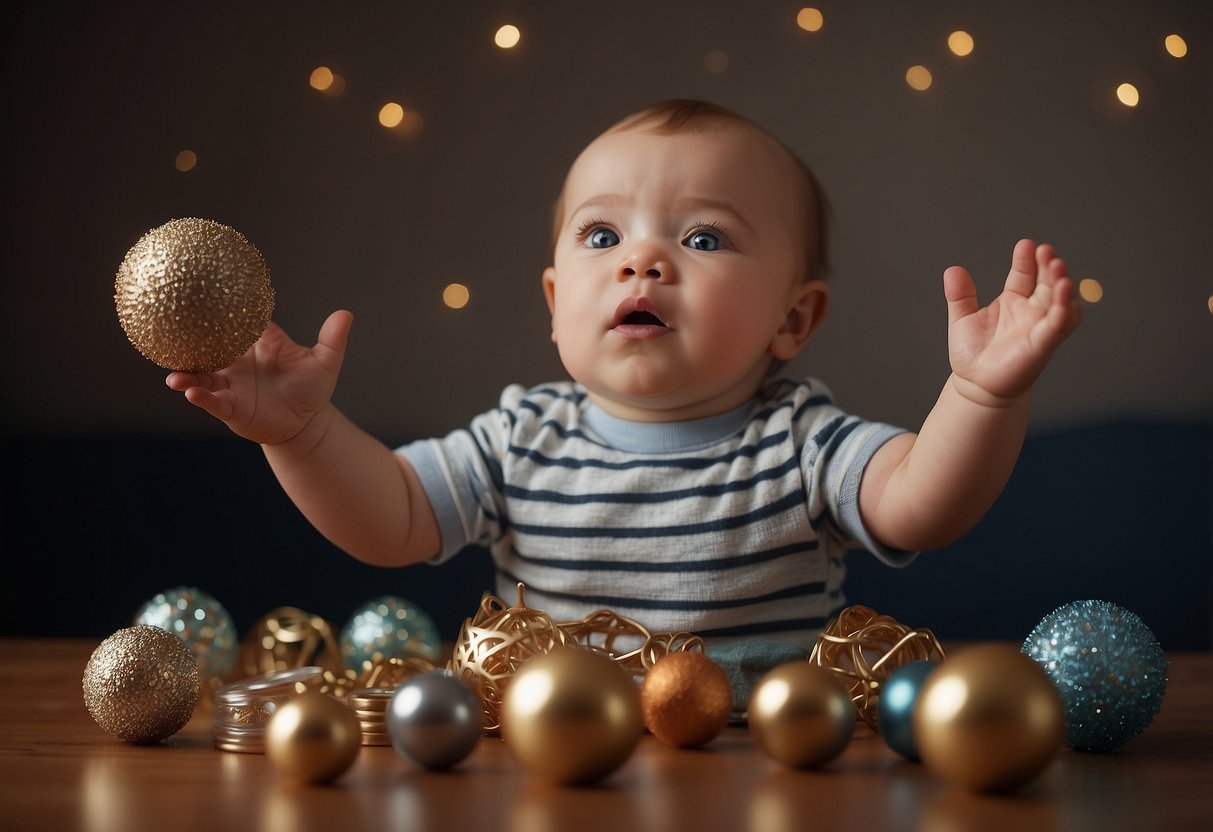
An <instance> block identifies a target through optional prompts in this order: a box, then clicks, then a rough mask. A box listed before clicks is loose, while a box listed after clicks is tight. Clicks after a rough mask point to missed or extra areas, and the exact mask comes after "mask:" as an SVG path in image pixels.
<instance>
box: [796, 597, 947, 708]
mask: <svg viewBox="0 0 1213 832" xmlns="http://www.w3.org/2000/svg"><path fill="white" fill-rule="evenodd" d="M944 658H945V656H944V651H943V646H942V645H941V644H940V643H939V639H937V638H936V637H935V634H934V633H932V632H931V631H930V630H912V629H910V628H909V627H907V626H905V625H904V624H901V623H899V622H897V621H896V620H895V619H893V618H890V617H889V616H887V615H879V614H877V613H876V611H875V610H873V609H871V608H870V607H865V606H863V605H860V604H856V605H854V606H850V607H847V608H845V609H843V610H842V611H841V612H840V613H839V614H838V616H837V617H836V618H834V620H832V621H831V622H830V623H829V624H827V625H826V628H825V629H824V630H822V632H821V634H820V635H819V636H818V637H817V642H816V643H815V644H814V645H813V652H812V653H811V654H810V655H809V662H810V663H811V664H815V665H818V666H820V667H824V668H826V669H827V670H830V671H832V672H834V673H836V674H838V675H839V676H840V677H841V678H842V679H843V681H844V682H845V683H846V686H847V691H848V693H849V694H850V696H851V702H853V703H854V705H855V712H856V714H857V715H858V716H859V717H860V718H862V719H863V721H864V722H866V723H867V724H868V725H869V726H870V727H871V728H872V729H873V730H875V731H879V730H880V729H879V727H878V726H877V720H876V703H877V702H878V701H879V699H880V687H881V685H882V684H883V683H884V681H885V680H886V679H887V678H888V677H889V674H890V673H892V672H893V671H894V670H896V669H897V668H899V667H901V666H902V665H905V664H909V663H910V662H912V661H917V660H919V659H925V660H928V661H943V660H944Z"/></svg>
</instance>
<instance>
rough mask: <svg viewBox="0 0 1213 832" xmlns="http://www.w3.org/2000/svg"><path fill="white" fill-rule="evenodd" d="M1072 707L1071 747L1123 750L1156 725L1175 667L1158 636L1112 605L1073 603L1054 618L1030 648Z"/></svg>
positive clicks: (1030, 640)
mask: <svg viewBox="0 0 1213 832" xmlns="http://www.w3.org/2000/svg"><path fill="white" fill-rule="evenodd" d="M1022 649H1023V652H1024V654H1025V655H1027V656H1028V657H1029V658H1031V659H1033V660H1034V661H1036V662H1037V663H1039V664H1040V666H1041V667H1043V668H1044V669H1045V672H1047V673H1048V674H1049V676H1050V677H1051V678H1052V679H1053V682H1054V683H1055V684H1056V685H1057V689H1058V691H1059V692H1060V693H1061V698H1062V702H1063V703H1064V705H1065V716H1066V739H1065V743H1066V745H1067V746H1068V747H1070V748H1072V749H1075V750H1077V751H1103V752H1112V751H1118V750H1120V748H1121V747H1122V746H1123V745H1124V744H1125V743H1126V742H1128V741H1129V740H1131V739H1133V738H1134V737H1136V736H1137V735H1138V734H1140V733H1141V732H1142V731H1144V730H1145V729H1146V727H1147V726H1148V725H1149V724H1150V722H1151V721H1152V720H1153V719H1154V716H1155V714H1157V713H1158V709H1159V708H1160V707H1162V699H1163V694H1164V693H1166V689H1167V661H1166V658H1165V657H1164V656H1163V650H1162V647H1161V646H1160V645H1159V643H1158V639H1157V638H1156V637H1155V636H1154V633H1153V631H1151V630H1150V628H1149V627H1147V626H1146V625H1145V623H1144V622H1143V621H1142V620H1141V618H1140V617H1138V616H1137V615H1136V614H1135V613H1133V612H1130V611H1129V610H1127V609H1125V608H1124V607H1121V606H1118V605H1116V604H1113V603H1111V602H1109V601H1094V600H1087V601H1072V602H1070V603H1069V604H1065V605H1063V606H1060V607H1058V608H1057V609H1055V610H1054V611H1053V612H1051V613H1049V614H1048V615H1046V616H1045V617H1044V618H1043V619H1042V620H1041V622H1040V623H1039V624H1037V625H1036V627H1035V629H1033V630H1032V632H1031V634H1030V635H1028V637H1027V639H1025V640H1024V643H1023V648H1022Z"/></svg>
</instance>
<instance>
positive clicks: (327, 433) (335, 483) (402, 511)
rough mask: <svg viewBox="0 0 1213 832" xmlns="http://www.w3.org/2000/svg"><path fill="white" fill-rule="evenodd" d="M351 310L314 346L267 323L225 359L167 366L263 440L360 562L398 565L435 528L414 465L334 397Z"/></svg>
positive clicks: (236, 425)
mask: <svg viewBox="0 0 1213 832" xmlns="http://www.w3.org/2000/svg"><path fill="white" fill-rule="evenodd" d="M352 322H353V316H352V315H350V313H348V312H334V313H333V314H332V315H330V316H329V318H328V320H326V321H325V322H324V326H322V327H321V329H320V337H319V339H318V341H317V343H316V345H315V346H314V347H310V348H309V347H303V346H301V345H299V344H296V343H295V342H294V341H292V340H291V339H290V338H288V337H287V335H286V333H285V332H283V331H282V330H281V329H280V328H279V327H278V326H277V325H275V324H270V326H269V328H267V329H266V331H265V333H264V334H263V335H262V336H261V338H260V340H258V341H257V343H256V344H254V345H253V346H252V347H251V348H250V349H249V351H248V352H247V353H245V355H243V356H242V357H241V358H239V359H237V360H236V361H235V362H234V363H233V364H232V365H231V366H230V367H227V368H225V369H223V370H219V371H217V372H214V373H204V374H193V373H171V374H169V376H168V378H167V379H166V383H167V384H168V386H169V387H171V388H172V389H174V390H179V391H182V392H183V393H184V394H185V398H186V400H187V401H189V402H190V403H191V404H193V405H196V406H197V407H200V408H202V409H203V410H205V411H206V412H207V413H210V414H211V415H212V416H214V417H215V418H217V419H219V420H220V421H222V422H224V423H225V424H226V425H227V426H228V428H230V429H231V430H232V431H233V432H234V433H236V434H237V435H239V436H243V437H244V438H246V439H251V440H252V441H254V442H257V443H259V444H260V445H261V447H262V449H263V451H264V453H265V456H266V459H267V460H268V461H269V463H270V467H271V468H272V469H273V471H274V474H275V475H276V476H277V477H278V481H279V482H280V483H281V484H282V487H283V489H285V491H286V493H287V495H288V496H289V497H290V498H291V499H292V500H293V501H294V502H295V505H297V506H298V507H299V509H300V511H302V512H303V514H304V516H305V517H307V519H308V520H310V521H311V523H312V524H313V525H314V526H315V527H316V528H317V529H318V530H319V531H320V532H321V533H322V534H323V535H324V536H325V537H327V538H328V539H329V540H331V541H332V542H333V543H334V544H336V545H337V546H339V547H341V548H342V549H344V550H345V551H346V552H349V553H350V554H351V555H353V556H354V557H356V558H358V559H359V560H363V561H366V562H367V563H373V564H377V565H382V566H400V565H404V564H406V563H413V562H416V561H419V560H423V559H425V558H427V557H430V556H432V555H434V554H436V553H437V552H438V549H439V545H440V539H441V537H440V533H439V531H438V523H437V520H436V519H435V517H434V513H433V510H432V509H431V508H430V504H429V501H428V499H427V498H426V496H425V491H424V490H423V489H422V487H421V484H420V482H419V481H418V479H417V475H416V473H415V472H414V471H413V468H412V466H411V465H410V464H409V463H408V462H407V461H406V460H404V459H403V458H402V457H399V456H398V455H396V454H394V453H392V451H391V450H390V449H389V448H388V447H387V446H385V445H383V444H382V443H381V442H379V441H378V440H376V439H374V438H372V437H371V436H370V435H368V434H367V433H365V432H364V431H362V430H361V429H359V428H358V427H357V426H356V425H354V423H353V422H351V421H350V420H349V419H347V418H346V417H345V416H344V415H343V414H342V413H341V412H340V411H338V410H337V408H336V407H335V406H334V405H333V403H332V401H331V398H332V394H333V390H334V388H335V387H336V384H337V376H338V373H339V372H340V370H341V364H342V361H343V359H344V357H345V346H346V341H347V338H348V336H349V331H350V326H351V324H352Z"/></svg>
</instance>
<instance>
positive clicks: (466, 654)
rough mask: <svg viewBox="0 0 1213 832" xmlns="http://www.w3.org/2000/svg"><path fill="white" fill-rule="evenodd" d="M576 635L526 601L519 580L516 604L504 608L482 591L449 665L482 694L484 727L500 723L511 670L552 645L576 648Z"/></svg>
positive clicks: (489, 730)
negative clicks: (475, 610) (482, 594)
mask: <svg viewBox="0 0 1213 832" xmlns="http://www.w3.org/2000/svg"><path fill="white" fill-rule="evenodd" d="M576 646H577V639H576V638H574V637H573V636H572V635H571V634H570V633H569V632H567V631H566V630H565V629H564V628H562V627H561V626H560V625H559V624H557V623H556V622H555V621H553V620H552V618H551V616H549V615H548V614H547V613H545V612H542V611H540V610H537V609H532V608H531V607H528V606H527V605H526V588H525V587H524V586H523V585H522V584H518V603H517V604H516V605H514V606H512V607H507V606H506V605H505V602H504V601H502V600H501V599H500V598H498V597H497V596H495V595H492V594H490V593H487V592H486V593H485V594H484V596H483V597H482V599H481V601H480V608H479V610H477V612H476V614H475V615H474V616H472V617H471V618H469V619H467V620H466V621H464V623H463V627H462V628H461V629H460V631H459V637H458V638H457V639H456V641H455V648H454V651H453V652H452V655H451V659H450V661H449V662H448V663H447V670H449V671H450V672H451V673H453V674H454V675H455V676H456V677H458V678H459V679H461V680H462V681H463V683H464V684H466V685H467V686H468V687H470V688H471V689H472V690H473V691H475V692H476V694H477V695H478V696H479V697H480V702H481V705H482V707H483V708H484V730H485V731H486V732H487V733H491V734H492V733H496V732H497V731H498V730H499V729H500V728H501V716H500V712H501V703H502V700H503V697H504V694H505V689H506V687H507V686H508V685H509V683H510V680H511V679H512V678H513V676H514V674H515V673H517V672H518V670H519V668H521V667H522V666H523V665H524V664H526V663H527V662H529V661H530V660H532V659H534V658H536V657H537V656H543V655H546V654H548V653H550V652H551V651H552V650H553V649H554V648H556V647H576Z"/></svg>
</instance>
